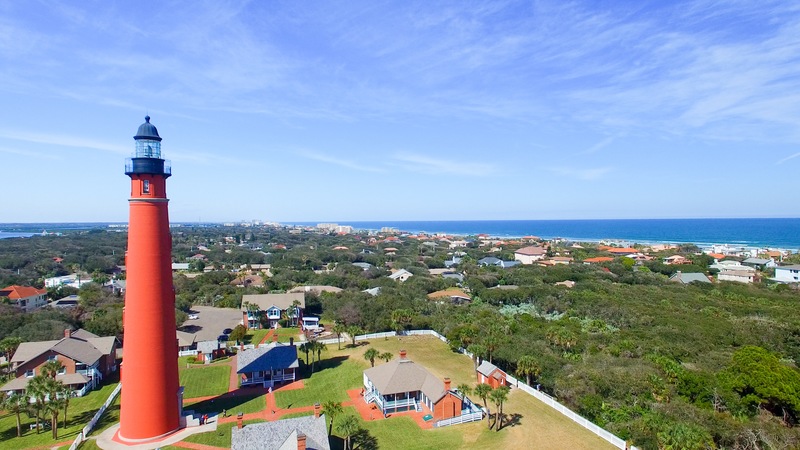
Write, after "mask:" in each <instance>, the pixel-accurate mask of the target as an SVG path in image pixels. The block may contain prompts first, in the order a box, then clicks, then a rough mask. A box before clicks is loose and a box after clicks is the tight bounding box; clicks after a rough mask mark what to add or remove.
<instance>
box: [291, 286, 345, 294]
mask: <svg viewBox="0 0 800 450" xmlns="http://www.w3.org/2000/svg"><path fill="white" fill-rule="evenodd" d="M298 292H303V293H305V292H313V293H315V294H317V295H319V294H322V293H323V292H330V293H333V294H337V293H339V292H342V288H339V287H336V286H295V287H293V288H291V289H289V293H290V294H295V293H298Z"/></svg>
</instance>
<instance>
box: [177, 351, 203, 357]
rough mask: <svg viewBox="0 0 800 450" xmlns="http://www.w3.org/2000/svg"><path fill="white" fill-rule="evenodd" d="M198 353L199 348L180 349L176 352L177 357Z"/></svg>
mask: <svg viewBox="0 0 800 450" xmlns="http://www.w3.org/2000/svg"><path fill="white" fill-rule="evenodd" d="M198 353H200V350H181V351H179V352H178V357H181V356H195V355H197V354H198Z"/></svg>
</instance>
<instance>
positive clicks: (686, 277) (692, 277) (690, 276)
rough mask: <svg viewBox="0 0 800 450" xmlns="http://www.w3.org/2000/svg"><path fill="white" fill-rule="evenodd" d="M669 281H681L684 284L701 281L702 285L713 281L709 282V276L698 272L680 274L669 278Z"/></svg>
mask: <svg viewBox="0 0 800 450" xmlns="http://www.w3.org/2000/svg"><path fill="white" fill-rule="evenodd" d="M669 279H670V280H672V281H680V282H681V283H683V284H689V283H691V282H692V281H699V282H701V283H711V281H709V280H708V277H707V276H705V275H703V274H702V273H698V272H678V273H676V274H674V275H672V276H671V277H669Z"/></svg>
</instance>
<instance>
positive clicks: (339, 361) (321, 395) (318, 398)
mask: <svg viewBox="0 0 800 450" xmlns="http://www.w3.org/2000/svg"><path fill="white" fill-rule="evenodd" d="M301 355H302V356H301V358H302V357H304V356H305V355H304V354H302V352H301ZM301 365H303V366H305V365H304V364H301ZM366 367H367V365H366V364H365V363H364V362H363V361H358V360H353V359H352V358H350V357H349V355H346V354H343V353H340V352H336V350H335V349H334V351H330V350H328V351H323V352H322V361H321V362H319V363H316V364H315V372H314V373H313V374H312V375H311V376H310V377H308V373H309V369H308V367H304V368H302V369H301V371H302V373H303V374H304V375H303V381H304V383H305V388H303V389H296V390H291V391H281V390H278V391H277V392H275V402H276V403H277V405H278V408H296V407H298V406H309V405H313V404H314V403H317V402H319V403H323V402H326V401H328V400H332V401H337V402H344V401H347V400H348V397H347V390H348V389H356V388H358V387H359V386H361V384H362V380H363V378H362V377H363V376H362V371H363V370H364V369H365V368H366Z"/></svg>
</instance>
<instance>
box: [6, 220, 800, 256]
mask: <svg viewBox="0 0 800 450" xmlns="http://www.w3.org/2000/svg"><path fill="white" fill-rule="evenodd" d="M317 223H319V222H292V224H294V225H312V226H313V225H316V224H317ZM339 224H340V225H350V226H352V227H353V228H356V229H359V230H380V229H381V228H382V227H393V228H397V229H399V230H401V231H409V232H414V233H416V232H420V231H425V232H428V233H446V234H457V235H475V234H481V233H486V234H489V235H492V236H498V237H520V236H528V235H533V236H539V237H541V238H544V239H552V238H556V237H561V238H565V239H571V240H578V241H580V240H584V241H600V240H605V239H609V240H621V241H630V242H640V243H648V242H674V243H694V244H697V245H700V246H707V245H710V244H731V245H736V246H744V247H773V248H783V249H790V250H795V251H797V250H798V249H800V219H609V220H458V221H390V220H387V221H367V222H365V221H356V222H347V221H344V222H339ZM108 225H109V223H63V224H58V223H41V224H0V239H2V238H7V237H28V236H31V235H33V234H40V233H41V232H42V231H43V230H47V231H48V232H58V231H64V230H81V229H84V230H85V229H92V228H107V227H108ZM183 225H186V226H192V225H198V224H193V223H185V224H183ZM208 225H210V224H202V226H208Z"/></svg>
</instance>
